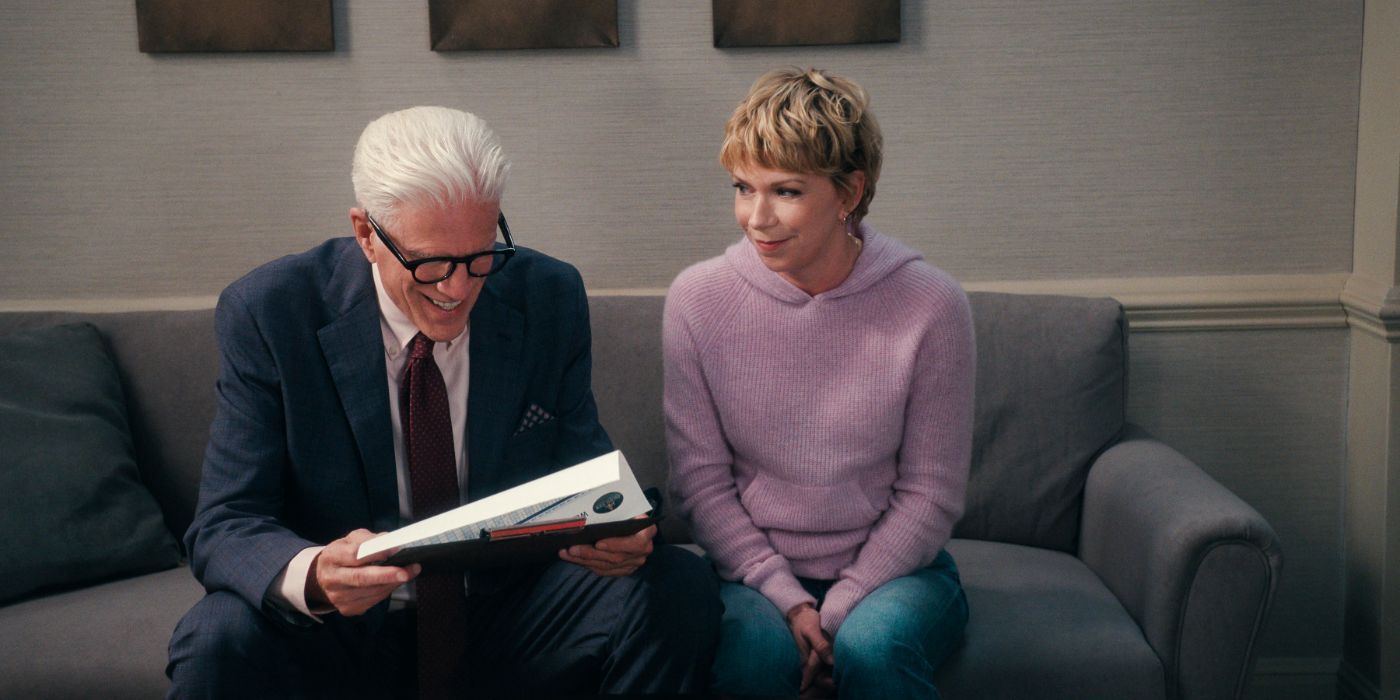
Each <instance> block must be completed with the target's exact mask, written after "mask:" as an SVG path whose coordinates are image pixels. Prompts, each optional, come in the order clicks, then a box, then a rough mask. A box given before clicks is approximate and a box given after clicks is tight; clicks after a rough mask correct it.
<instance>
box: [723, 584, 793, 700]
mask: <svg viewBox="0 0 1400 700" xmlns="http://www.w3.org/2000/svg"><path fill="white" fill-rule="evenodd" d="M721 598H722V599H723V600H724V617H723V620H722V622H721V634H720V642H719V649H718V651H717V653H716V655H715V664H714V673H713V679H714V686H715V688H717V689H719V690H722V691H724V692H728V693H735V694H744V695H795V694H796V693H797V690H798V686H799V684H800V682H801V679H802V660H801V658H799V656H798V653H797V642H796V641H795V640H794V639H793V637H792V633H791V632H790V631H788V628H787V625H786V623H785V622H783V619H782V616H781V615H779V614H778V613H777V612H776V611H777V608H774V607H773V604H772V603H770V602H768V599H767V598H764V597H763V596H762V594H760V593H758V592H757V591H755V590H753V589H751V588H747V587H745V586H743V585H742V584H723V586H722V588H721Z"/></svg>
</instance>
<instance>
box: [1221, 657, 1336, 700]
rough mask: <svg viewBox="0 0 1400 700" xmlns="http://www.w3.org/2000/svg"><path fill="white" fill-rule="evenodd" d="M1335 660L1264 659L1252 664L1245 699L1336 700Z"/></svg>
mask: <svg viewBox="0 0 1400 700" xmlns="http://www.w3.org/2000/svg"><path fill="white" fill-rule="evenodd" d="M1340 662H1341V660H1340V659H1337V658H1335V657H1315V658H1314V657H1301V658H1299V657H1264V658H1260V659H1259V660H1258V661H1256V662H1255V664H1254V675H1253V676H1252V677H1251V678H1250V683H1249V689H1248V691H1247V692H1246V693H1245V697H1246V698H1249V699H1250V700H1333V698H1337V668H1338V666H1339V664H1340Z"/></svg>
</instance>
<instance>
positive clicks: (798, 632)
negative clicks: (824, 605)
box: [786, 603, 836, 697]
mask: <svg viewBox="0 0 1400 700" xmlns="http://www.w3.org/2000/svg"><path fill="white" fill-rule="evenodd" d="M786 617H787V623H788V630H790V631H791V632H792V638H793V639H794V640H795V641H796V642H797V653H798V655H799V656H800V657H801V658H802V686H801V692H802V693H804V697H806V695H805V694H806V693H807V691H809V690H811V691H813V692H814V693H816V694H817V696H818V697H822V696H828V695H830V694H831V693H833V692H834V691H835V690H836V686H835V682H834V681H833V680H832V678H831V667H832V665H833V663H835V655H834V654H833V653H832V648H831V640H830V639H828V638H827V636H826V632H825V631H824V630H822V619H821V614H820V613H818V612H817V609H816V608H814V607H812V604H811V603H800V604H798V605H794V606H793V607H792V609H791V610H788V611H787V615H786Z"/></svg>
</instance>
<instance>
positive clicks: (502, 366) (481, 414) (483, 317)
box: [467, 283, 525, 500]
mask: <svg viewBox="0 0 1400 700" xmlns="http://www.w3.org/2000/svg"><path fill="white" fill-rule="evenodd" d="M490 292H491V285H490V284H489V283H488V284H487V286H486V289H484V290H482V294H481V296H480V297H479V298H478V299H477V302H476V307H475V308H473V309H472V316H471V329H472V330H471V370H470V373H471V379H470V386H469V387H468V390H467V439H468V442H467V455H468V459H469V460H470V474H471V477H470V478H469V479H468V480H467V492H468V494H469V497H470V498H471V499H472V500H476V499H477V498H481V497H482V496H485V495H487V494H488V493H489V491H485V492H483V490H482V489H483V488H489V485H490V484H492V483H494V482H495V481H496V474H497V471H498V470H499V469H500V462H501V451H502V449H504V447H505V441H506V439H507V438H508V437H509V436H510V435H511V433H513V432H514V431H515V426H514V425H513V424H512V421H515V420H518V419H519V417H520V397H521V396H522V395H523V393H524V391H525V385H524V380H523V378H524V357H523V355H522V350H523V342H524V338H523V336H524V333H525V318H524V316H522V315H521V314H520V312H519V311H516V310H515V309H514V308H512V307H510V306H509V305H508V304H505V303H504V302H502V301H500V300H499V299H498V298H497V297H496V295H495V294H492V293H490Z"/></svg>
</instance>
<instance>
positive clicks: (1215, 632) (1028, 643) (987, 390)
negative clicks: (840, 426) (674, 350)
mask: <svg viewBox="0 0 1400 700" xmlns="http://www.w3.org/2000/svg"><path fill="white" fill-rule="evenodd" d="M971 298H972V305H973V312H974V318H975V321H976V326H977V334H978V365H979V372H978V379H977V402H978V405H977V418H976V434H975V438H974V440H975V446H974V452H973V455H974V456H973V467H972V478H971V482H970V484H969V491H968V507H967V513H966V515H965V516H964V518H963V520H962V521H961V522H960V523H959V525H958V527H957V530H956V531H955V539H954V540H953V541H952V543H950V545H949V550H950V551H951V552H952V553H953V555H954V557H955V558H956V560H957V562H958V565H959V567H960V569H961V571H962V576H963V584H964V586H965V588H966V590H967V593H968V598H969V602H970V605H971V620H970V622H969V625H968V629H967V634H966V638H965V640H964V643H963V645H962V648H961V650H960V651H959V652H958V653H957V654H956V655H955V656H954V657H953V658H952V659H951V660H950V661H949V662H948V664H947V665H946V666H945V668H943V669H942V671H940V673H939V676H938V683H939V685H940V688H941V689H942V690H943V692H944V695H945V697H949V698H988V697H1006V698H1029V697H1044V698H1095V697H1099V698H1215V697H1238V696H1240V695H1242V694H1243V693H1244V690H1245V687H1246V684H1247V681H1248V678H1249V675H1250V671H1251V666H1252V662H1253V659H1254V656H1255V647H1254V645H1255V643H1256V642H1257V640H1258V638H1259V632H1260V629H1261V627H1262V625H1263V624H1264V622H1265V620H1266V618H1267V614H1268V610H1269V606H1270V602H1271V601H1272V599H1273V594H1274V591H1275V588H1276V587H1277V583H1278V576H1279V571H1280V565H1281V554H1280V548H1279V544H1278V542H1277V540H1276V538H1275V535H1274V533H1273V531H1272V529H1271V528H1270V527H1269V525H1268V523H1266V522H1265V521H1264V520H1263V518H1262V517H1260V515H1259V514H1258V513H1257V512H1255V511H1254V509H1252V508H1251V507H1250V506H1248V505H1247V504H1245V503H1244V502H1242V501H1240V500H1239V499H1238V498H1236V497H1235V496H1234V495H1232V494H1231V493H1230V492H1229V491H1227V490H1226V489H1225V488H1224V487H1222V486H1220V485H1219V484H1218V483H1216V482H1215V481H1214V480H1212V479H1211V478H1210V477H1209V476H1207V475H1206V474H1205V473H1204V472H1202V471H1201V470H1200V469H1199V468H1198V467H1197V466H1195V465H1194V464H1192V463H1191V462H1190V461H1189V460H1187V459H1186V458H1185V457H1183V456H1181V455H1180V454H1178V453H1177V452H1175V451H1173V450H1172V449H1171V448H1169V447H1167V446H1166V445H1163V444H1162V443H1160V442H1158V441H1156V440H1154V439H1152V438H1151V437H1149V436H1148V435H1146V434H1145V433H1144V432H1143V431H1141V430H1140V429H1137V428H1135V427H1133V426H1132V425H1129V424H1127V423H1126V422H1125V408H1124V406H1125V396H1126V391H1127V377H1126V367H1127V332H1126V324H1125V321H1124V317H1123V314H1122V312H1121V309H1120V308H1119V306H1118V304H1117V303H1115V302H1113V301H1111V300H1090V299H1077V298H1068V297H1050V296H1024V295H1003V294H989V293H974V294H972V295H971ZM661 304H662V300H661V299H660V298H659V297H647V296H641V297H627V296H617V297H612V296H608V297H595V298H593V299H592V314H593V319H592V322H593V328H594V387H595V391H596V394H597V397H598V403H599V407H600V413H601V415H602V420H603V422H604V424H605V426H606V427H607V428H608V430H609V432H610V433H611V434H612V436H613V439H614V441H615V442H616V443H617V445H618V446H619V447H620V448H621V449H622V450H623V451H624V452H625V453H626V454H627V455H628V459H629V461H630V462H631V463H632V465H633V466H634V468H636V469H637V471H638V472H639V474H638V476H639V478H640V480H641V481H642V482H643V483H644V484H661V483H662V482H664V479H665V470H666V466H665V465H666V457H665V442H664V437H663V419H662V415H661V410H660V395H661V386H660V383H661V357H660V318H661ZM80 321H81V322H87V323H91V324H93V325H94V326H96V328H97V329H98V330H99V331H100V333H101V336H102V337H103V338H105V340H106V343H107V345H108V346H109V347H110V351H111V354H112V356H113V357H114V358H115V362H116V367H117V373H118V375H119V377H120V383H121V387H122V389H123V391H124V401H125V404H126V410H127V415H126V417H127V420H128V423H129V426H130V431H131V447H132V449H133V452H134V460H135V463H136V465H137V466H138V467H139V474H140V476H139V478H140V482H141V483H142V484H144V487H145V488H146V489H148V490H149V492H150V493H151V494H152V495H153V496H154V499H155V501H156V502H157V503H158V504H159V513H160V515H161V517H163V520H164V525H165V527H166V528H168V530H169V532H170V533H171V534H172V535H173V536H174V537H175V539H178V537H179V535H181V534H182V533H183V531H184V528H185V527H186V525H187V524H188V523H189V521H190V518H191V515H192V512H193V509H194V504H195V495H196V490H197V485H198V480H199V469H200V462H201V457H202V453H203V448H204V441H205V439H206V437H207V434H208V427H209V423H210V419H211V418H212V415H213V401H214V397H213V380H214V376H215V372H216V369H217V368H216V363H217V353H216V351H215V343H214V338H213V322H212V311H209V310H201V311H165V312H132V313H117V314H83V313H60V312H9V313H0V337H3V336H7V335H10V334H11V333H13V332H16V331H21V330H25V329H35V328H39V327H45V326H51V325H53V324H59V323H72V322H80ZM3 359H4V358H0V360H3ZM871 361H873V362H878V361H879V359H878V357H872V358H871ZM853 390H854V389H853ZM0 468H4V465H0ZM3 534H4V535H5V536H9V535H10V533H3ZM665 535H666V536H667V537H669V538H670V540H671V541H673V542H685V541H687V536H686V532H685V527H684V523H683V522H681V521H679V520H678V519H676V518H671V519H668V520H667V521H666V528H665ZM162 536H163V534H162ZM201 593H202V591H201V589H200V587H199V585H198V584H197V583H196V582H195V581H194V580H193V578H192V577H191V576H190V574H189V572H188V570H187V569H186V568H184V567H176V568H170V569H167V570H163V571H157V572H155V573H145V574H141V575H137V576H134V577H127V578H120V579H118V580H110V581H101V582H81V583H77V584H68V585H66V586H64V587H60V588H57V589H55V588H47V589H41V590H37V591H33V592H31V593H29V594H27V595H25V596H23V597H21V598H19V599H16V600H10V601H7V602H5V603H0V697H40V696H54V697H77V696H100V697H155V696H158V695H160V694H161V693H162V692H163V691H164V688H165V687H166V681H165V677H164V674H163V669H164V664H165V650H166V643H167V641H168V639H169V636H170V632H171V630H172V629H173V628H174V625H175V623H176V621H177V620H178V619H179V617H180V616H181V615H182V614H183V613H184V612H185V611H186V610H187V609H188V608H189V607H190V606H191V605H192V604H193V603H194V602H195V601H196V600H197V599H198V598H199V596H200V595H201Z"/></svg>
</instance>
